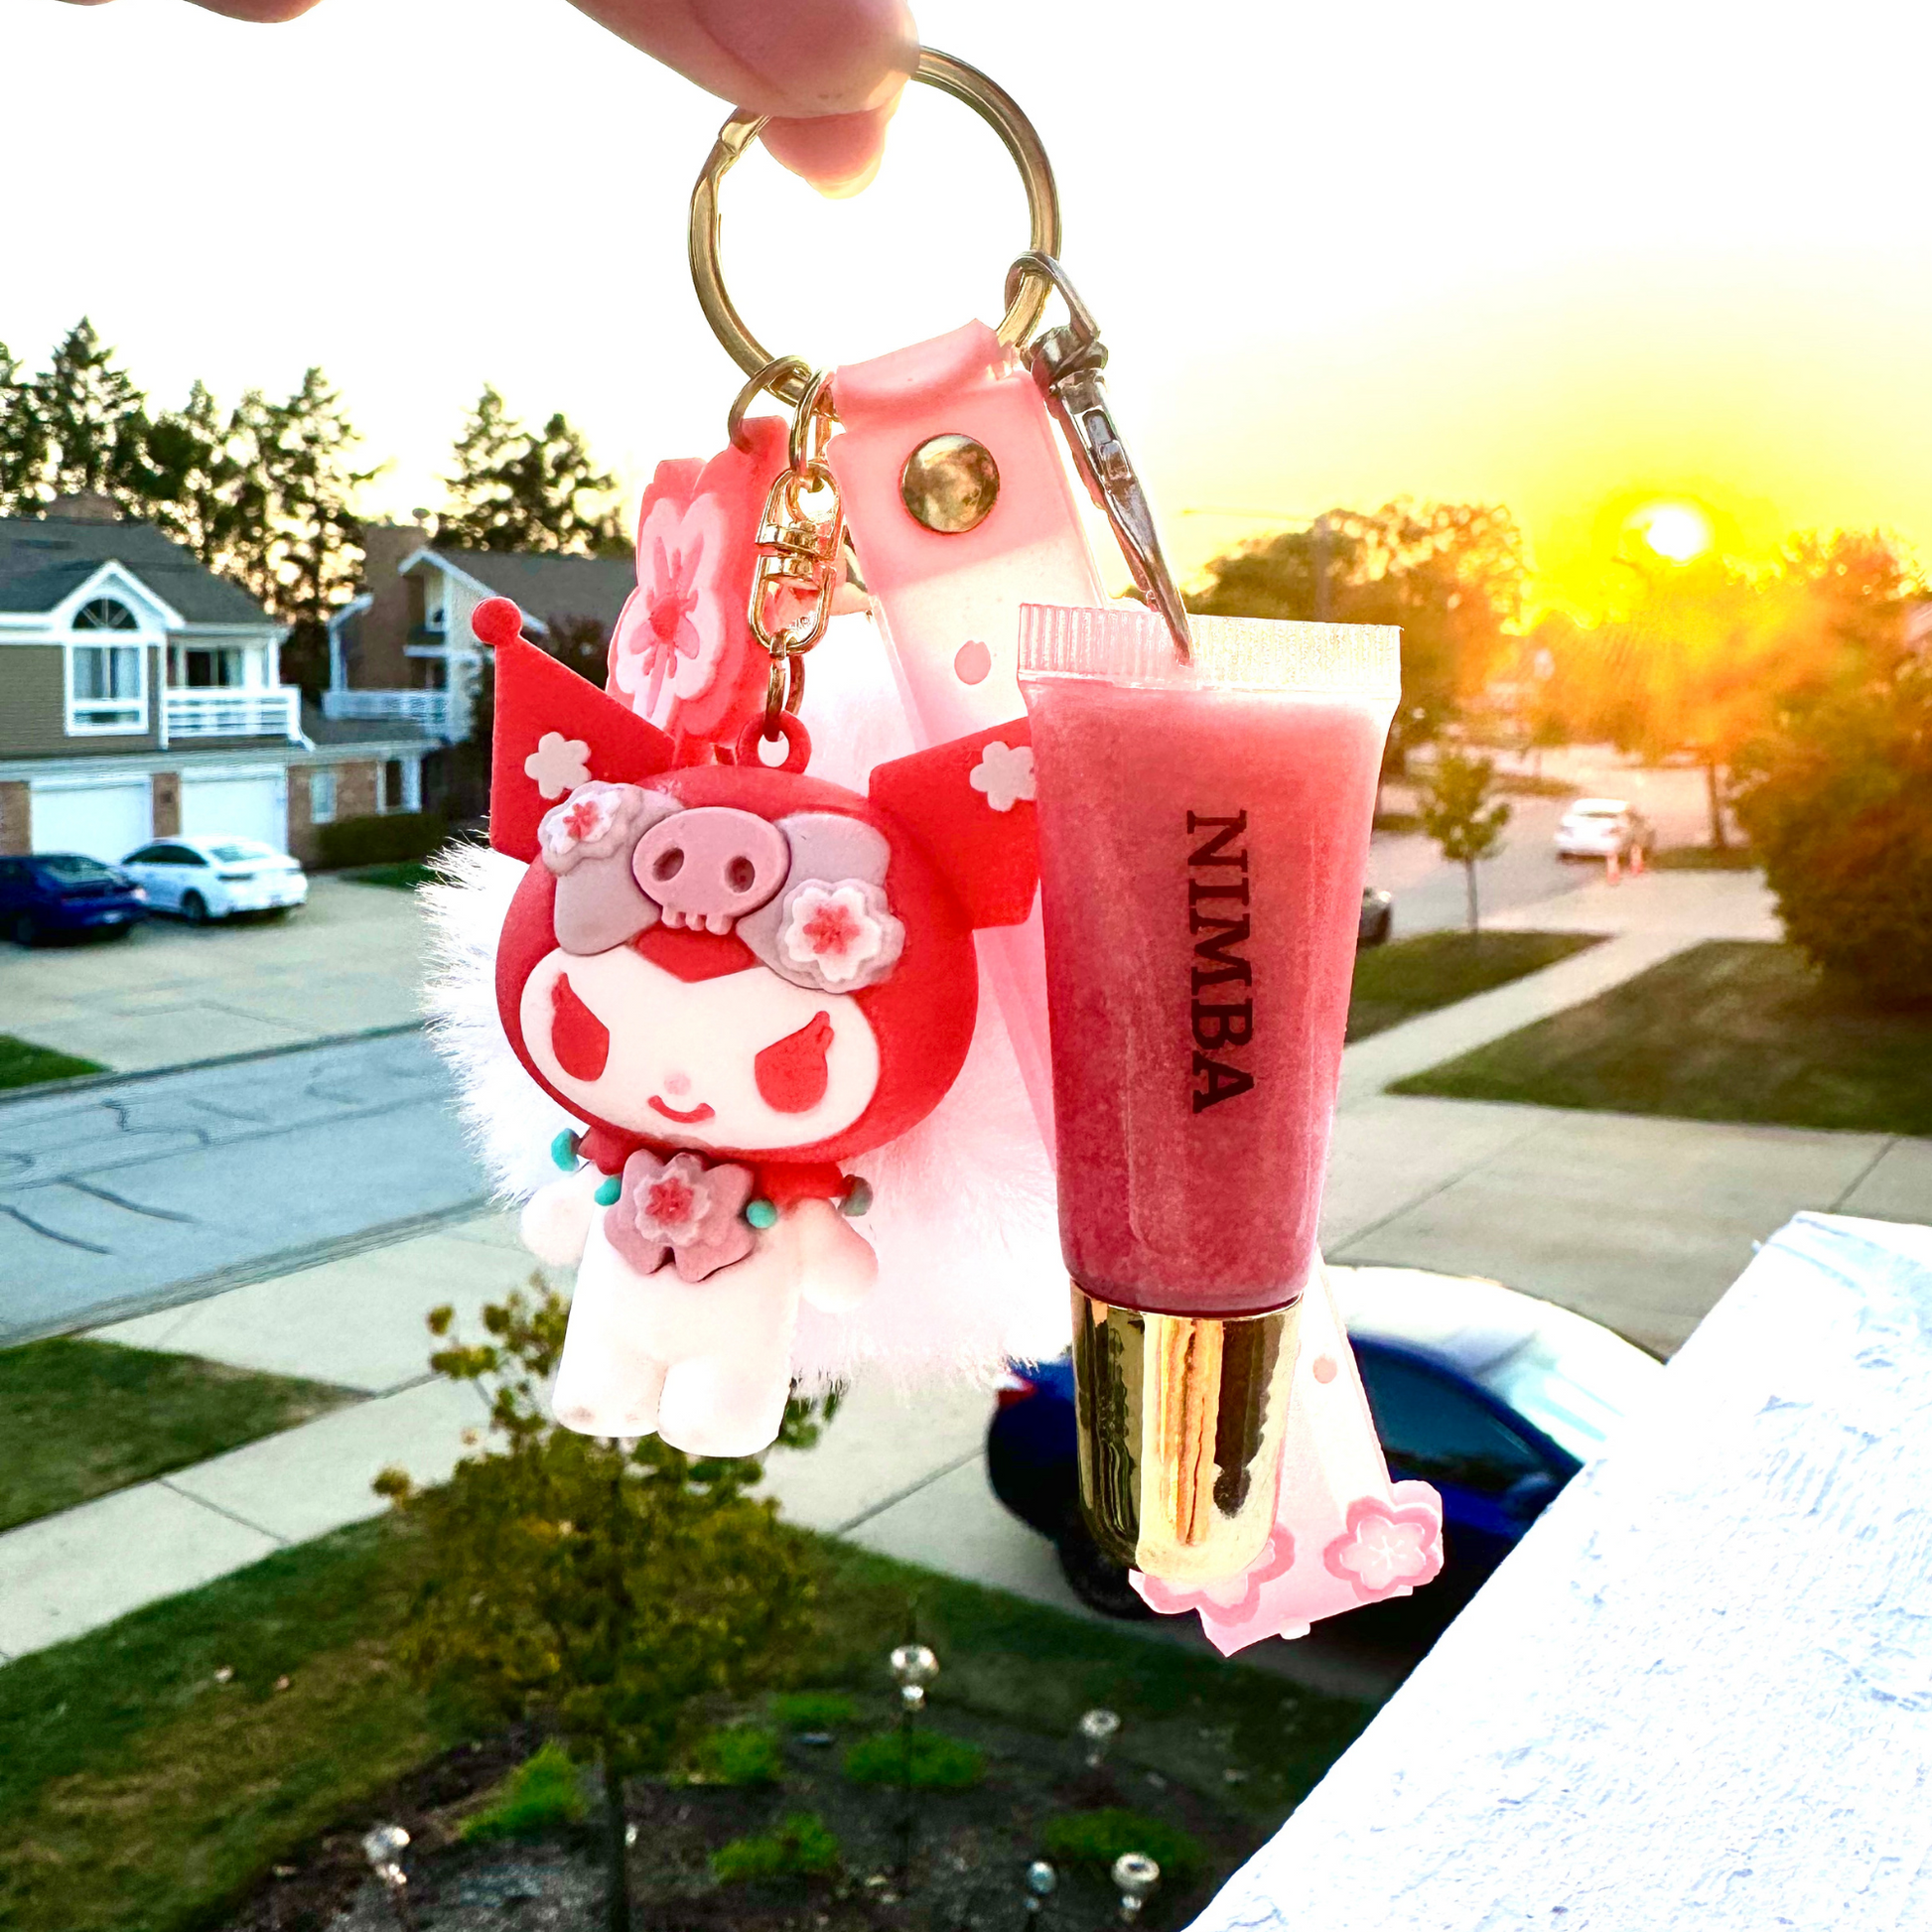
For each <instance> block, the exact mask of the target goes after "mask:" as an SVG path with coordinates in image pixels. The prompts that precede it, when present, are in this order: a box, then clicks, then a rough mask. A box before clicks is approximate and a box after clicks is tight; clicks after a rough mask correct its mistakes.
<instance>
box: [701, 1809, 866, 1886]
mask: <svg viewBox="0 0 1932 1932" xmlns="http://www.w3.org/2000/svg"><path fill="white" fill-rule="evenodd" d="M838 1868H839V1842H838V1840H837V1839H836V1838H834V1837H833V1836H832V1834H831V1833H830V1832H829V1831H827V1830H826V1828H825V1821H824V1820H823V1819H822V1818H820V1817H819V1816H818V1814H817V1813H816V1812H811V1811H798V1812H793V1813H792V1815H791V1816H790V1817H789V1818H786V1819H782V1820H781V1821H780V1822H779V1823H778V1824H776V1825H774V1826H773V1827H772V1828H771V1830H770V1831H768V1832H760V1833H759V1835H758V1836H757V1837H756V1838H735V1839H733V1840H732V1842H731V1843H730V1844H729V1845H721V1846H720V1847H719V1848H718V1850H717V1851H715V1852H714V1853H713V1854H712V1855H711V1869H712V1872H713V1873H714V1875H715V1876H717V1877H718V1878H719V1879H721V1880H722V1881H723V1882H724V1883H726V1884H728V1885H731V1884H743V1883H745V1882H747V1881H748V1880H755V1879H759V1878H822V1877H827V1876H829V1875H830V1874H831V1873H832V1872H834V1871H836V1870H838Z"/></svg>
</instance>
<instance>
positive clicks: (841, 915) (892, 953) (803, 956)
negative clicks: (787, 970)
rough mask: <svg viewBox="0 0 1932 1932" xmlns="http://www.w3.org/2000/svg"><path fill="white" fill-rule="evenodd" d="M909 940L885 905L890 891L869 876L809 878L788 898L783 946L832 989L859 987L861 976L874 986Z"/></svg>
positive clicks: (788, 957) (780, 939)
mask: <svg viewBox="0 0 1932 1932" xmlns="http://www.w3.org/2000/svg"><path fill="white" fill-rule="evenodd" d="M904 944H905V928H904V927H903V926H902V925H901V924H900V923H899V922H898V920H897V919H896V918H894V916H893V915H892V913H891V912H889V911H888V910H887V909H886V895H885V894H884V893H883V892H882V891H881V890H880V888H879V887H877V886H874V885H871V884H869V883H868V882H866V881H864V880H858V879H846V880H842V881H840V882H839V883H838V884H837V885H832V884H829V883H826V882H823V881H819V880H810V881H808V882H807V883H806V884H804V885H802V886H798V887H795V888H794V889H793V890H792V892H791V893H790V894H789V895H788V896H787V898H786V901H785V914H784V924H783V926H782V927H781V928H780V931H779V935H778V945H779V949H780V951H781V953H782V954H783V957H784V959H785V960H786V961H787V962H788V963H789V964H790V965H792V966H795V967H800V968H803V969H804V970H805V971H806V972H808V973H810V974H812V975H814V976H815V977H817V978H818V979H820V980H822V981H823V982H824V984H825V986H826V988H827V990H828V991H832V990H836V989H838V988H840V987H851V988H853V990H855V991H856V990H857V987H856V982H859V981H860V980H861V979H862V978H863V981H864V983H865V984H866V985H868V986H871V985H873V984H875V983H876V982H878V981H879V980H881V979H883V978H884V977H885V973H886V969H887V968H889V967H890V966H891V965H892V964H893V963H894V961H895V960H897V958H898V955H899V952H900V950H901V949H902V948H903V946H904Z"/></svg>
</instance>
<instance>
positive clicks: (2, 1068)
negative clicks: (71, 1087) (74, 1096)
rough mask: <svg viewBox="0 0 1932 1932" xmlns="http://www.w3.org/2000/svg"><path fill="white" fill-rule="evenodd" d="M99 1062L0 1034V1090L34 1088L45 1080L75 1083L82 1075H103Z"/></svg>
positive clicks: (103, 1068)
mask: <svg viewBox="0 0 1932 1932" xmlns="http://www.w3.org/2000/svg"><path fill="white" fill-rule="evenodd" d="M106 1071H107V1068H106V1067H104V1066H102V1065H101V1063H100V1062H99V1061H98V1060H83V1059H82V1058H81V1057H80V1055H79V1054H78V1053H58V1052H56V1051H55V1050H54V1048H53V1047H51V1046H36V1045H35V1044H34V1042H33V1041H32V1040H30V1039H16V1038H15V1037H14V1036H13V1035H11V1034H0V1088H4V1087H37V1086H39V1085H40V1084H41V1082H42V1081H44V1080H74V1079H78V1078H79V1076H80V1075H81V1074H83V1073H105V1072H106Z"/></svg>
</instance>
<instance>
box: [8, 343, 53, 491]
mask: <svg viewBox="0 0 1932 1932" xmlns="http://www.w3.org/2000/svg"><path fill="white" fill-rule="evenodd" d="M46 464H47V437H46V432H45V431H44V430H43V429H42V427H41V420H40V414H39V412H38V410H37V409H36V408H35V401H34V386H33V382H32V380H31V379H30V377H29V376H28V374H27V372H26V370H25V368H24V367H23V366H22V365H21V363H20V362H19V361H18V360H17V359H16V358H15V356H14V353H13V351H12V350H11V349H10V348H9V347H8V346H7V345H6V344H5V343H0V516H20V515H22V514H24V513H28V512H31V511H33V510H35V509H37V508H38V507H39V506H40V503H41V500H42V498H41V474H42V472H43V470H44V469H45V468H46Z"/></svg>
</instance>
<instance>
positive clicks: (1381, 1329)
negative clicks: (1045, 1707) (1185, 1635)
mask: <svg viewBox="0 0 1932 1932" xmlns="http://www.w3.org/2000/svg"><path fill="white" fill-rule="evenodd" d="M1329 1276H1330V1279H1331V1281H1332V1283H1333V1285H1334V1290H1335V1299H1336V1302H1337V1303H1338V1305H1339V1307H1340V1310H1341V1315H1342V1320H1343V1322H1344V1323H1345V1324H1346V1326H1347V1329H1348V1337H1349V1340H1350V1342H1351V1343H1352V1344H1353V1345H1354V1350H1355V1359H1356V1361H1357V1362H1358V1363H1360V1365H1361V1371H1362V1384H1363V1386H1364V1388H1365V1389H1366V1390H1367V1392H1368V1401H1369V1408H1370V1409H1371V1410H1372V1411H1373V1413H1374V1416H1375V1428H1376V1433H1377V1435H1379V1436H1380V1437H1381V1439H1382V1448H1383V1450H1384V1452H1385V1453H1386V1455H1387V1456H1388V1460H1389V1470H1390V1473H1391V1474H1392V1475H1394V1476H1395V1477H1397V1478H1398V1479H1400V1478H1402V1477H1405V1476H1416V1477H1420V1478H1421V1479H1422V1480H1423V1481H1425V1482H1429V1483H1433V1484H1434V1485H1435V1486H1436V1488H1437V1489H1438V1490H1439V1491H1440V1492H1441V1494H1442V1498H1443V1516H1444V1524H1443V1545H1444V1554H1445V1557H1446V1562H1445V1565H1444V1575H1443V1578H1442V1581H1441V1582H1440V1583H1439V1584H1437V1585H1434V1586H1432V1587H1431V1588H1430V1589H1429V1590H1428V1591H1424V1592H1422V1593H1421V1594H1420V1595H1419V1596H1418V1597H1417V1598H1416V1599H1415V1600H1416V1601H1417V1602H1418V1603H1420V1602H1421V1601H1422V1600H1423V1598H1424V1597H1428V1598H1429V1599H1430V1600H1431V1606H1432V1610H1433V1611H1434V1612H1436V1613H1441V1612H1448V1613H1450V1614H1452V1613H1453V1611H1454V1610H1455V1609H1456V1608H1457V1607H1459V1606H1460V1605H1461V1604H1462V1603H1464V1602H1466V1601H1467V1600H1468V1597H1469V1596H1470V1595H1471V1594H1472V1593H1473V1591H1474V1590H1475V1588H1476V1587H1477V1586H1478V1585H1480V1584H1481V1582H1482V1581H1483V1579H1484V1578H1485V1577H1487V1576H1488V1575H1489V1573H1490V1572H1491V1571H1492V1570H1494V1569H1495V1567H1496V1566H1497V1564H1499V1563H1500V1562H1501V1561H1502V1560H1503V1558H1504V1557H1506V1556H1507V1555H1508V1554H1509V1553H1510V1551H1511V1550H1512V1549H1514V1548H1515V1547H1516V1544H1517V1542H1518V1541H1519V1540H1520V1539H1521V1537H1522V1535H1523V1533H1524V1531H1526V1530H1527V1529H1528V1528H1529V1526H1530V1525H1531V1524H1532V1523H1533V1522H1535V1521H1536V1519H1537V1517H1539V1516H1540V1515H1541V1514H1542V1513H1543V1511H1544V1510H1545V1509H1547V1508H1548V1507H1549V1505H1550V1503H1551V1502H1552V1500H1553V1499H1554V1498H1555V1497H1556V1495H1557V1493H1558V1492H1559V1491H1560V1490H1561V1489H1562V1488H1563V1486H1564V1484H1565V1483H1566V1482H1568V1481H1569V1480H1570V1478H1571V1477H1572V1476H1573V1475H1575V1474H1576V1473H1577V1471H1578V1470H1579V1469H1580V1468H1582V1467H1583V1465H1584V1463H1585V1462H1586V1461H1587V1460H1588V1459H1589V1457H1590V1456H1592V1455H1593V1454H1594V1453H1595V1452H1596V1450H1597V1449H1600V1448H1601V1447H1602V1445H1603V1443H1604V1442H1605V1441H1606V1440H1607V1439H1608V1437H1609V1434H1610V1432H1611V1430H1612V1429H1613V1428H1614V1427H1615V1426H1616V1424H1617V1423H1618V1422H1619V1421H1620V1420H1621V1419H1622V1418H1623V1416H1624V1415H1626V1414H1627V1413H1629V1411H1630V1410H1631V1409H1633V1408H1634V1407H1635V1406H1636V1405H1637V1404H1638V1403H1639V1402H1640V1401H1642V1400H1643V1399H1645V1397H1646V1396H1647V1394H1648V1392H1649V1391H1650V1390H1651V1389H1652V1387H1653V1386H1654V1385H1655V1382H1656V1378H1657V1377H1658V1376H1659V1375H1661V1374H1662V1373H1663V1364H1662V1363H1660V1362H1658V1361H1657V1360H1656V1359H1655V1358H1654V1357H1652V1356H1650V1355H1647V1354H1645V1353H1644V1351H1643V1350H1642V1349H1641V1348H1637V1347H1635V1346H1633V1345H1632V1344H1631V1343H1630V1342H1627V1341H1625V1340H1624V1339H1623V1338H1622V1336H1620V1335H1616V1334H1612V1333H1611V1332H1610V1330H1609V1329H1607V1328H1605V1327H1602V1326H1601V1325H1599V1324H1598V1323H1597V1322H1594V1321H1590V1320H1588V1319H1587V1318H1586V1317H1585V1316H1583V1315H1581V1314H1573V1313H1572V1312H1571V1311H1569V1310H1568V1309H1560V1308H1556V1307H1554V1306H1553V1305H1552V1304H1550V1303H1548V1302H1540V1301H1538V1300H1537V1299H1536V1298H1535V1297H1534V1296H1529V1295H1519V1294H1517V1293H1516V1292H1515V1291H1514V1290H1512V1289H1507V1288H1504V1287H1502V1286H1500V1285H1499V1284H1498V1283H1496V1282H1484V1281H1472V1280H1468V1279H1463V1278H1458V1277H1451V1276H1446V1275H1430V1274H1424V1273H1421V1272H1420V1271H1417V1270H1414V1269H1407V1268H1332V1269H1330V1270H1329ZM1076 1455H1077V1449H1076V1444H1075V1436H1074V1424H1073V1365H1072V1363H1071V1361H1070V1360H1068V1358H1067V1357H1065V1356H1061V1357H1060V1358H1059V1359H1058V1360H1057V1361H1052V1362H1045V1363H1040V1364H1037V1365H1030V1366H1027V1367H1024V1368H1020V1369H1017V1370H1016V1371H1015V1372H1014V1373H1013V1374H1012V1375H1010V1376H1009V1377H1008V1379H1007V1385H1006V1386H1005V1387H1003V1388H1002V1389H1001V1391H1000V1395H999V1407H998V1408H997V1409H996V1410H995V1412H994V1416H993V1421H992V1424H991V1426H990V1427H989V1428H988V1431H987V1438H986V1464H987V1473H988V1475H989V1476H990V1478H991V1480H992V1483H993V1491H994V1494H995V1495H997V1496H998V1497H999V1499H1000V1501H1001V1502H1002V1503H1004V1504H1005V1505H1006V1507H1007V1508H1008V1509H1010V1510H1011V1511H1012V1512H1013V1513H1014V1514H1015V1515H1016V1516H1018V1517H1019V1518H1020V1519H1021V1521H1022V1522H1024V1523H1027V1524H1029V1525H1031V1527H1033V1528H1034V1529H1035V1530H1037V1531H1038V1532H1039V1533H1040V1534H1041V1535H1042V1536H1045V1537H1048V1538H1050V1539H1051V1540H1052V1542H1053V1545H1054V1547H1055V1548H1056V1550H1057V1551H1058V1553H1059V1559H1060V1568H1061V1569H1062V1571H1063V1572H1064V1573H1065V1575H1066V1580H1067V1583H1068V1584H1069V1585H1070V1586H1071V1587H1072V1588H1073V1590H1074V1592H1075V1593H1076V1594H1077V1595H1078V1596H1079V1597H1080V1599H1081V1600H1082V1601H1083V1602H1085V1603H1087V1604H1088V1605H1089V1606H1090V1607H1092V1608H1093V1609H1096V1610H1099V1611H1101V1612H1103V1613H1104V1614H1106V1615H1109V1616H1121V1617H1132V1616H1145V1615H1147V1614H1148V1611H1147V1608H1146V1606H1145V1605H1144V1604H1143V1603H1142V1602H1141V1599H1140V1598H1139V1597H1138V1596H1137V1595H1135V1593H1134V1591H1133V1589H1132V1587H1130V1586H1129V1584H1128V1582H1127V1576H1126V1573H1125V1572H1124V1571H1123V1570H1121V1569H1120V1567H1119V1566H1118V1565H1117V1564H1115V1563H1113V1562H1112V1561H1110V1560H1109V1559H1108V1558H1107V1557H1104V1556H1103V1555H1102V1554H1101V1553H1100V1551H1099V1550H1098V1549H1097V1548H1095V1546H1094V1543H1093V1539H1092V1538H1091V1537H1090V1536H1089V1535H1088V1534H1087V1531H1086V1529H1085V1527H1084V1526H1083V1525H1082V1523H1081V1521H1080V1508H1079V1476H1078V1469H1077V1463H1076Z"/></svg>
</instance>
